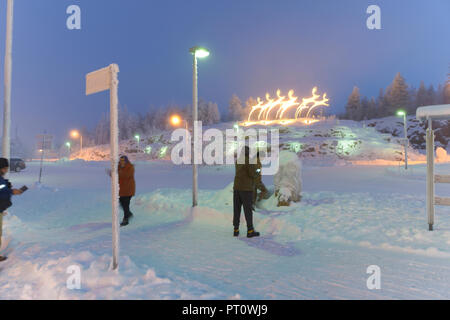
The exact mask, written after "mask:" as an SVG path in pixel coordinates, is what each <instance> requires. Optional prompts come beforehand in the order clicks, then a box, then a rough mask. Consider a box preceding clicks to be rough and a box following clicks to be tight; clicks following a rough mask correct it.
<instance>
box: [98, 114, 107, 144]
mask: <svg viewBox="0 0 450 320" xmlns="http://www.w3.org/2000/svg"><path fill="white" fill-rule="evenodd" d="M109 137H110V128H109V115H108V114H102V117H101V118H100V121H99V122H98V124H97V127H96V128H95V131H94V142H95V144H96V145H103V144H107V143H109Z"/></svg>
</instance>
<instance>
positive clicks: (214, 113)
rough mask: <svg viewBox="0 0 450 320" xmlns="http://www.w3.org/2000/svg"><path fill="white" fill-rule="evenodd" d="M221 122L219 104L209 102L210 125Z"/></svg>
mask: <svg viewBox="0 0 450 320" xmlns="http://www.w3.org/2000/svg"><path fill="white" fill-rule="evenodd" d="M219 122H220V112H219V106H218V105H217V103H214V102H208V123H209V124H216V123H219Z"/></svg>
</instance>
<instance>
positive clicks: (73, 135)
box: [70, 130, 83, 152]
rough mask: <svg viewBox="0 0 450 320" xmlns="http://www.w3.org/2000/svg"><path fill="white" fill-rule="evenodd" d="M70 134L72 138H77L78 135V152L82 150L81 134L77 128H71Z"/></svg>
mask: <svg viewBox="0 0 450 320" xmlns="http://www.w3.org/2000/svg"><path fill="white" fill-rule="evenodd" d="M70 135H71V136H72V138H74V139H77V138H78V137H80V152H82V151H83V136H82V135H81V133H80V132H79V131H77V130H73V131H72V132H71V133H70Z"/></svg>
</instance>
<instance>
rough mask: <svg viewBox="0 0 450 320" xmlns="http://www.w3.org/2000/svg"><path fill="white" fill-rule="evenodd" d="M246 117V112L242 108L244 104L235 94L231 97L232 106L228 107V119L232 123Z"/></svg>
mask: <svg viewBox="0 0 450 320" xmlns="http://www.w3.org/2000/svg"><path fill="white" fill-rule="evenodd" d="M243 117H244V110H243V108H242V102H241V100H240V99H239V97H238V96H237V95H235V94H233V96H232V97H231V100H230V104H229V106H228V119H229V120H230V121H236V120H242V119H243Z"/></svg>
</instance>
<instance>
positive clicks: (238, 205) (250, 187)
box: [233, 147, 259, 238]
mask: <svg viewBox="0 0 450 320" xmlns="http://www.w3.org/2000/svg"><path fill="white" fill-rule="evenodd" d="M239 160H240V161H237V162H236V175H235V178H234V187H233V209H234V216H233V225H234V236H235V237H238V236H239V224H240V221H241V210H242V207H244V214H245V220H246V221H247V237H248V238H253V237H259V232H256V231H255V229H254V227H253V208H252V202H253V191H254V184H255V178H256V176H257V166H256V165H255V164H250V148H249V147H245V149H244V151H243V154H241V156H240V159H239Z"/></svg>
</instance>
